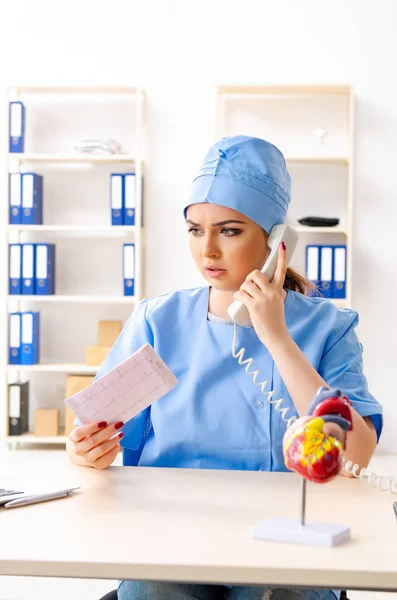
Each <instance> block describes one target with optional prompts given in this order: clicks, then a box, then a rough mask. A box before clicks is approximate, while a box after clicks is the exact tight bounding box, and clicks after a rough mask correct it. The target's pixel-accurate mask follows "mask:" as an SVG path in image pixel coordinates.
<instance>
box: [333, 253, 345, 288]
mask: <svg viewBox="0 0 397 600" xmlns="http://www.w3.org/2000/svg"><path fill="white" fill-rule="evenodd" d="M334 279H335V281H336V282H344V281H345V279H346V264H345V249H344V248H335V277H334Z"/></svg>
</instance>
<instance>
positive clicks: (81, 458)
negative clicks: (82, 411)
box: [66, 421, 124, 469]
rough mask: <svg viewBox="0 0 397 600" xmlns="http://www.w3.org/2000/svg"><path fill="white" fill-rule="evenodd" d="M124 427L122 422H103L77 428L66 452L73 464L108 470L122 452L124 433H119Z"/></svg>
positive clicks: (68, 440) (70, 438)
mask: <svg viewBox="0 0 397 600" xmlns="http://www.w3.org/2000/svg"><path fill="white" fill-rule="evenodd" d="M123 425H124V423H121V422H119V423H113V424H112V425H108V424H107V423H105V422H104V421H102V422H101V423H90V424H89V425H80V426H78V427H76V428H75V429H74V430H73V431H72V432H71V433H70V435H69V437H68V439H67V442H66V451H67V453H68V456H69V458H70V460H71V461H72V463H74V464H75V465H80V466H82V467H93V468H94V469H106V468H107V467H108V466H109V465H111V464H112V462H113V461H114V460H115V458H116V456H117V454H118V453H119V451H120V441H121V438H122V437H123V433H122V432H121V433H117V431H118V430H119V429H120V428H121V427H122V426H123ZM113 436H114V437H113Z"/></svg>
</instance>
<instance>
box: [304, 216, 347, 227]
mask: <svg viewBox="0 0 397 600" xmlns="http://www.w3.org/2000/svg"><path fill="white" fill-rule="evenodd" d="M298 223H300V224H301V225H306V226H308V227H335V226H336V225H339V219H336V218H332V217H331V218H328V217H303V218H302V219H298Z"/></svg>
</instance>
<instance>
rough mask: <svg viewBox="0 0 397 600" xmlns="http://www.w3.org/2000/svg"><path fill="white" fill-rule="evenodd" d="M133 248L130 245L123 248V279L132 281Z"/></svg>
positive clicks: (133, 275) (133, 274)
mask: <svg viewBox="0 0 397 600" xmlns="http://www.w3.org/2000/svg"><path fill="white" fill-rule="evenodd" d="M134 262H135V261H134V246H133V245H132V244H130V245H125V246H124V279H134V277H135V264H134Z"/></svg>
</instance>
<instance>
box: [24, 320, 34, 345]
mask: <svg viewBox="0 0 397 600" xmlns="http://www.w3.org/2000/svg"><path fill="white" fill-rule="evenodd" d="M22 344H33V315H32V313H24V314H22Z"/></svg>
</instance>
